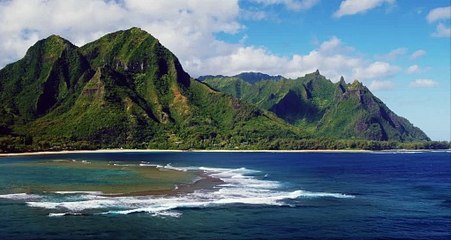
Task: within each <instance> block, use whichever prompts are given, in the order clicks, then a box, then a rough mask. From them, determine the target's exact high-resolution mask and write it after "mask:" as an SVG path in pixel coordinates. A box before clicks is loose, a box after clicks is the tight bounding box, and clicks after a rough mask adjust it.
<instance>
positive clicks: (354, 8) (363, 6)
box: [334, 0, 396, 18]
mask: <svg viewBox="0 0 451 240" xmlns="http://www.w3.org/2000/svg"><path fill="white" fill-rule="evenodd" d="M395 2H396V1H395V0H344V1H342V2H341V3H340V7H339V8H338V10H337V11H336V12H335V13H334V17H337V18H339V17H343V16H346V15H355V14H361V13H365V12H367V11H368V10H371V9H373V8H376V7H379V6H381V5H383V4H390V5H393V4H394V3H395Z"/></svg>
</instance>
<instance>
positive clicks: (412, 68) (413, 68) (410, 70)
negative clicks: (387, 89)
mask: <svg viewBox="0 0 451 240" xmlns="http://www.w3.org/2000/svg"><path fill="white" fill-rule="evenodd" d="M406 72H407V73H408V74H413V73H418V72H420V67H418V65H412V66H409V67H408V68H407V69H406Z"/></svg>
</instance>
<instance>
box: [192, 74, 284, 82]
mask: <svg viewBox="0 0 451 240" xmlns="http://www.w3.org/2000/svg"><path fill="white" fill-rule="evenodd" d="M233 77H234V78H238V79H241V80H244V81H246V82H248V83H251V84H254V83H256V82H259V81H263V80H274V81H277V80H281V79H283V78H284V77H282V76H280V75H278V76H271V75H268V74H265V73H260V72H243V73H240V74H238V75H235V76H233ZM211 78H230V77H226V76H223V75H216V76H213V75H205V76H200V77H198V78H197V79H198V80H199V81H205V80H207V79H211Z"/></svg>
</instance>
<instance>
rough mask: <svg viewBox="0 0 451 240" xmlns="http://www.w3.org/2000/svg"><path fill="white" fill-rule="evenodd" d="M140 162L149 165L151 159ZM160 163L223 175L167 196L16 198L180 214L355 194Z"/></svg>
mask: <svg viewBox="0 0 451 240" xmlns="http://www.w3.org/2000/svg"><path fill="white" fill-rule="evenodd" d="M138 165H142V166H143V167H146V166H148V165H150V163H144V162H142V163H140V164H138ZM152 166H153V167H155V166H157V165H155V166H154V165H152ZM158 166H159V165H158ZM161 167H162V168H166V169H174V170H178V171H202V172H203V173H204V174H205V175H207V176H210V177H213V178H219V179H221V180H222V183H221V184H219V185H217V186H215V187H214V188H213V189H201V190H196V191H194V192H190V193H180V194H177V195H165V196H155V195H148V196H109V195H105V194H103V193H102V192H96V191H58V192H55V193H54V194H53V196H52V197H51V198H49V197H47V198H45V197H40V198H38V197H36V196H35V197H30V196H32V195H31V194H21V195H17V194H16V195H17V196H16V197H15V199H19V200H25V201H26V204H27V205H28V206H30V207H38V208H46V209H53V210H57V211H58V212H59V211H61V213H58V212H53V213H51V215H50V214H49V216H52V217H56V216H66V215H77V214H82V213H83V212H84V211H87V210H89V211H90V212H92V210H96V211H97V210H98V211H99V212H98V214H133V213H148V214H151V215H153V216H160V217H179V216H181V213H180V212H178V211H177V210H180V209H187V208H189V209H192V208H207V207H215V206H222V205H228V204H244V205H270V206H293V205H296V204H293V203H295V202H293V201H300V200H301V199H302V198H342V199H349V198H354V196H353V195H348V194H343V193H329V192H310V191H304V190H299V189H296V190H286V189H285V188H284V184H282V183H281V182H279V181H274V180H269V179H268V177H267V176H268V175H267V174H264V173H261V172H260V171H257V170H252V169H247V168H211V167H173V166H172V165H170V164H167V165H165V166H161ZM1 196H2V195H0V197H1ZM38 196H39V195H38ZM74 196H79V197H78V198H74ZM11 198H12V196H11Z"/></svg>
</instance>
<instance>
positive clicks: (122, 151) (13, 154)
mask: <svg viewBox="0 0 451 240" xmlns="http://www.w3.org/2000/svg"><path fill="white" fill-rule="evenodd" d="M437 150H442V151H449V150H451V149H449V148H448V149H384V150H365V149H314V150H313V149H312V150H268V149H267V150H227V149H210V150H205V149H198V150H177V149H120V148H118V149H97V150H63V151H37V152H16V153H0V157H13V156H40V155H59V154H78V153H163V152H172V153H177V152H179V153H182V152H197V153H369V152H391V151H396V152H421V151H437Z"/></svg>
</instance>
